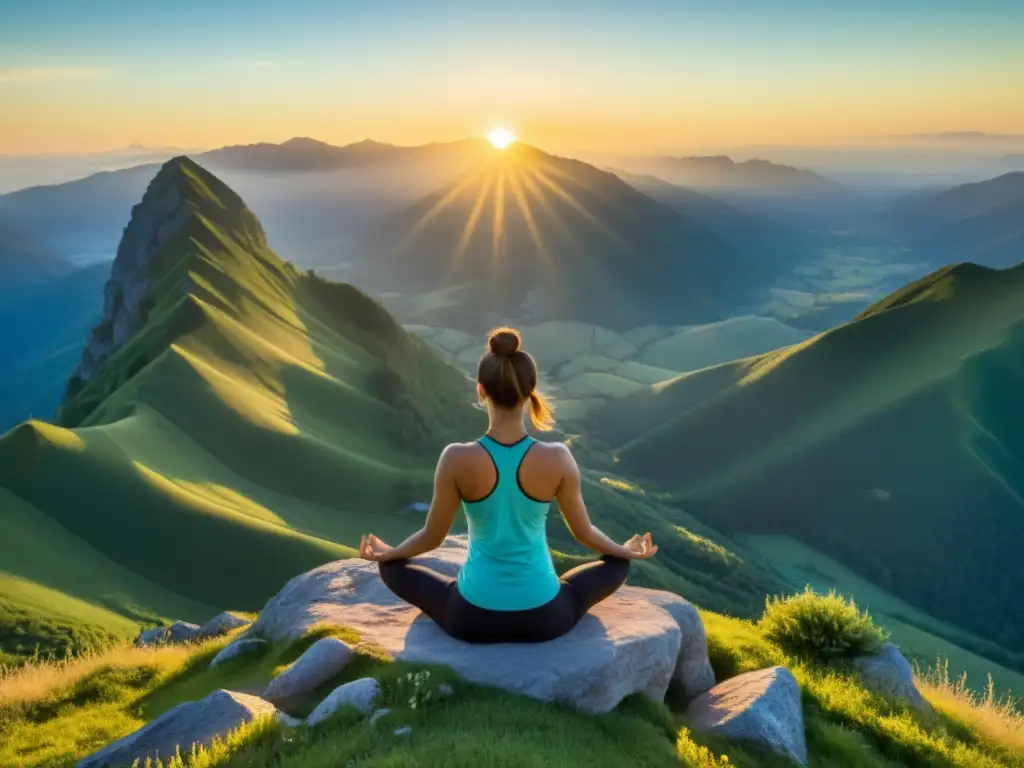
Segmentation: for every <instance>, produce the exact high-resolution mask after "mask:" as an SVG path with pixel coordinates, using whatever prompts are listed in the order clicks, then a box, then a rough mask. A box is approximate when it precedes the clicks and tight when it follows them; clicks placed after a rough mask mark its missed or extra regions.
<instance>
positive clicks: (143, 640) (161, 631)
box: [135, 627, 167, 647]
mask: <svg viewBox="0 0 1024 768" xmlns="http://www.w3.org/2000/svg"><path fill="white" fill-rule="evenodd" d="M166 641H167V627H153V628H152V629H144V630H142V631H141V632H139V636H138V637H137V638H135V645H136V646H137V647H142V646H144V645H160V644H161V643H164V642H166Z"/></svg>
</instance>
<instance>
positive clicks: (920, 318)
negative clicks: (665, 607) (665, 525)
mask: <svg viewBox="0 0 1024 768" xmlns="http://www.w3.org/2000/svg"><path fill="white" fill-rule="evenodd" d="M1022 320H1024V269H1022V268H1017V269H1013V270H1007V271H1003V272H999V271H995V270H989V269H984V268H980V267H976V266H973V265H960V266H958V267H955V268H951V269H946V270H943V271H941V272H939V273H936V274H935V275H932V276H930V277H929V278H926V279H925V280H923V281H920V282H919V283H917V284H914V285H912V286H909V287H908V288H907V289H905V290H903V291H901V292H898V293H897V294H895V295H894V296H893V297H890V298H889V299H888V300H886V301H883V302H881V303H880V304H879V305H877V306H876V307H874V308H872V309H870V310H868V311H867V312H865V313H864V315H863V316H861V317H860V318H859V319H857V320H855V321H853V322H851V323H849V324H847V325H844V326H841V327H839V328H836V329H834V330H832V331H829V332H827V333H824V334H821V335H820V336H817V337H815V338H813V339H810V340H809V341H807V342H803V343H801V344H798V345H795V346H792V347H788V348H785V349H782V350H779V351H777V352H772V353H768V354H766V355H762V356H758V357H753V358H749V359H746V360H740V361H737V362H734V363H730V364H726V365H722V366H718V367H714V368H709V369H706V370H703V371H697V372H695V373H692V374H687V375H685V376H682V377H680V378H678V379H675V380H673V381H671V382H669V383H667V384H665V385H662V386H658V387H656V388H655V389H654V390H652V391H648V392H645V393H641V394H639V395H637V396H635V397H632V398H630V399H627V400H624V401H619V402H618V403H616V404H615V407H614V408H609V409H607V410H606V411H604V412H602V413H601V414H599V415H598V416H597V417H596V418H595V419H594V420H593V424H592V427H593V430H594V431H595V432H596V433H597V434H598V435H599V436H600V437H601V439H603V440H604V441H605V442H606V443H607V444H608V445H609V446H611V447H613V449H614V450H615V451H616V453H617V456H618V459H619V465H618V469H619V471H622V472H624V473H626V474H631V475H634V476H637V477H640V478H646V479H648V480H649V481H651V482H653V483H655V484H656V485H658V486H659V487H661V488H664V489H670V490H672V491H674V492H675V493H676V494H677V495H678V496H679V497H680V498H681V499H682V502H683V503H685V505H686V507H687V509H688V511H690V512H691V513H694V514H696V516H697V517H699V518H701V519H702V520H704V521H705V522H706V523H708V524H710V525H712V526H714V527H716V528H719V529H720V530H724V531H725V532H730V531H732V532H735V531H742V532H754V533H784V534H789V535H791V536H793V537H795V538H798V539H800V540H801V541H803V542H804V543H806V544H810V545H811V546H814V547H816V548H818V549H820V550H822V551H824V552H826V553H829V554H831V555H832V556H834V557H836V558H837V559H839V560H841V561H842V562H844V563H845V564H847V565H849V566H852V567H853V568H854V569H856V570H857V571H859V572H860V573H861V574H863V575H864V576H866V577H867V578H869V579H870V580H872V581H874V582H875V583H876V584H879V585H880V586H882V587H884V588H886V589H889V590H891V591H892V592H894V593H895V594H896V595H897V596H899V597H901V598H904V599H906V600H908V601H909V602H911V603H913V604H915V605H917V606H918V607H920V608H922V609H924V610H926V611H928V612H930V613H931V614H933V615H934V616H937V617H940V618H943V619H946V620H948V621H951V622H953V623H956V624H958V625H959V626H961V627H963V628H966V629H968V630H971V631H973V632H975V633H976V634H979V635H981V636H983V637H985V638H987V639H990V640H992V641H995V642H997V643H999V644H1001V645H1002V646H1003V647H1004V648H1006V649H1009V650H1010V651H1013V652H1017V653H1019V652H1020V651H1021V650H1024V619H1022V617H1024V602H1022V595H1024V590H1022V587H1024V572H1021V570H1020V569H1018V568H1013V567H1010V564H1011V563H1013V562H1015V558H1016V557H1017V553H1019V552H1020V551H1021V547H1022V546H1024V501H1022V497H1021V494H1022V492H1024V461H1022V459H1021V457H1022V456H1024V441H1022V438H1021V435H1022V434H1024V405H1022V401H1021V400H1020V398H1019V397H1017V396H1016V394H1015V393H1017V392H1019V391H1020V387H1021V384H1022V383H1024V366H1022V365H1021V362H1020V361H1021V360H1022V359H1024V325H1022V324H1021V321H1022ZM951 566H952V567H951Z"/></svg>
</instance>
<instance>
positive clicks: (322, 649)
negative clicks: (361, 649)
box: [263, 637, 352, 704]
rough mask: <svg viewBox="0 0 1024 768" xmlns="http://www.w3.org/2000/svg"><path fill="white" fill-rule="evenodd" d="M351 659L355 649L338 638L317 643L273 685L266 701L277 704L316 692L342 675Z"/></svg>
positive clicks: (269, 687)
mask: <svg viewBox="0 0 1024 768" xmlns="http://www.w3.org/2000/svg"><path fill="white" fill-rule="evenodd" d="M351 658H352V649H351V648H350V647H349V646H348V645H347V644H345V643H344V642H343V641H341V640H339V639H338V638H336V637H325V638H322V639H320V640H317V641H316V642H315V643H313V644H312V645H311V646H309V648H307V649H306V651H305V653H303V654H302V655H301V656H300V657H299V658H298V659H297V660H296V661H295V663H294V664H292V665H291V666H290V667H288V668H287V669H286V670H284V671H283V672H281V674H279V675H278V676H277V677H275V678H274V679H273V680H271V681H270V685H268V686H267V690H266V691H264V692H263V698H265V699H266V700H267V701H272V702H274V703H275V704H281V703H283V702H286V701H288V700H289V699H291V698H293V697H295V696H300V695H302V694H304V693H309V692H310V691H312V690H314V689H316V688H317V687H318V686H320V685H322V684H323V683H326V682H327V681H328V680H330V679H331V678H332V677H334V676H335V675H337V674H338V673H339V672H341V671H342V670H343V669H344V668H345V666H346V665H347V664H348V662H349V660H350V659H351Z"/></svg>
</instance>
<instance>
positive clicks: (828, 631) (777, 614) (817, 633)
mask: <svg viewBox="0 0 1024 768" xmlns="http://www.w3.org/2000/svg"><path fill="white" fill-rule="evenodd" d="M758 626H759V628H760V630H761V632H762V633H763V634H764V636H765V637H766V638H767V639H768V640H770V641H772V642H774V643H776V644H777V645H778V646H779V647H780V648H782V649H783V650H785V651H786V652H787V653H791V654H793V655H794V656H797V657H800V658H805V659H812V660H816V661H824V662H827V661H830V660H832V659H837V658H852V657H854V656H864V655H869V654H874V653H878V652H879V651H880V650H882V646H883V645H884V644H885V641H886V639H887V635H886V633H885V632H884V631H883V630H882V629H880V628H879V627H877V626H875V623H874V621H873V620H872V619H871V616H870V614H868V613H867V612H866V611H861V610H860V609H859V608H858V607H857V604H856V603H855V602H854V601H853V599H852V598H850V599H847V598H844V597H843V596H841V595H839V594H837V593H836V592H835V591H834V590H830V591H829V593H828V594H827V595H821V594H818V593H817V592H815V591H814V590H813V589H811V587H807V588H806V589H805V590H804V591H803V592H801V593H799V594H796V595H789V596H787V597H769V598H768V600H767V601H766V605H765V612H764V616H762V617H761V620H760V622H759V623H758Z"/></svg>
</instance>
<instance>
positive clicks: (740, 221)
mask: <svg viewBox="0 0 1024 768" xmlns="http://www.w3.org/2000/svg"><path fill="white" fill-rule="evenodd" d="M611 170H612V172H613V173H615V175H616V176H618V177H619V178H621V179H622V180H623V181H625V182H626V183H628V184H629V185H630V186H632V187H635V188H636V189H638V190H639V191H641V192H643V193H644V194H645V195H647V196H649V197H652V198H654V199H655V200H657V201H658V202H660V203H664V204H665V205H667V206H668V207H669V208H672V209H674V210H676V211H678V212H679V213H681V214H683V215H684V216H687V217H689V218H691V219H693V220H694V221H699V222H701V224H703V225H704V226H706V227H708V228H709V229H711V230H712V231H714V232H715V233H716V234H718V235H719V236H720V237H721V238H723V239H724V240H727V241H729V242H731V243H733V244H735V245H737V246H739V247H741V248H744V249H746V250H748V251H750V252H751V253H756V254H757V256H758V258H759V259H768V260H771V261H772V262H773V263H775V264H778V265H779V266H785V265H788V264H792V263H794V262H796V261H798V260H799V259H800V258H802V257H806V256H807V255H808V254H809V250H810V247H811V245H810V242H809V241H808V238H806V236H805V233H803V232H802V231H800V230H798V229H797V228H796V227H792V226H787V225H785V224H783V223H781V222H777V221H774V220H772V219H771V218H769V217H766V216H760V215H758V214H756V213H751V212H750V211H747V210H745V209H744V208H741V207H740V206H738V205H733V204H731V203H727V202H725V201H723V200H719V199H718V198H715V197H711V196H709V195H706V194H702V193H701V192H697V191H696V190H694V189H689V188H687V187H680V186H678V185H676V184H670V183H669V182H667V181H665V180H664V179H660V178H658V177H657V176H650V175H647V174H635V173H629V172H627V171H623V170H619V169H611Z"/></svg>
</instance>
